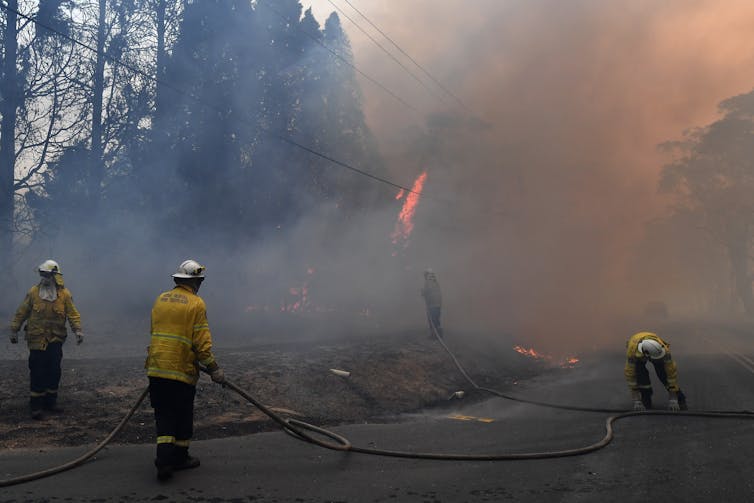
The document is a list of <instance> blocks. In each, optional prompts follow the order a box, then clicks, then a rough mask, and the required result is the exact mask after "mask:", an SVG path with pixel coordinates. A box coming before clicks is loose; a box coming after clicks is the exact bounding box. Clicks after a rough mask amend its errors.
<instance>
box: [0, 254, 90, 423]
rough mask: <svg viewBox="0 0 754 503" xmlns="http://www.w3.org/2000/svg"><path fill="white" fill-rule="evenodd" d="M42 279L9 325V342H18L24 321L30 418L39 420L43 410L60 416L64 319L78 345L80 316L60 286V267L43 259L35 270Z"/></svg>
mask: <svg viewBox="0 0 754 503" xmlns="http://www.w3.org/2000/svg"><path fill="white" fill-rule="evenodd" d="M38 270H39V275H40V276H41V280H40V281H39V284H37V285H34V286H33V287H31V290H29V292H28V293H27V294H26V298H25V299H24V301H23V302H22V303H21V305H20V306H19V307H18V310H16V315H15V316H14V317H13V321H12V322H11V326H10V329H11V333H10V341H11V343H13V344H16V343H17V342H18V332H19V330H21V326H22V325H23V324H24V322H26V327H25V331H26V343H27V345H28V346H29V381H30V388H31V396H30V398H29V406H30V408H31V417H32V418H34V419H41V418H42V415H43V411H47V412H50V413H60V412H62V409H60V408H59V407H58V405H57V401H58V386H59V385H60V375H61V370H60V362H61V361H62V359H63V343H64V342H65V339H66V337H67V336H68V331H67V330H66V326H65V323H66V320H67V321H68V323H69V324H70V325H71V328H72V329H73V332H74V333H75V334H76V342H77V343H78V344H81V342H82V341H83V340H84V334H83V333H82V332H81V316H80V315H79V312H78V310H77V309H76V306H74V305H73V297H72V296H71V292H70V291H68V289H67V288H66V287H65V285H64V284H63V274H62V272H61V271H60V265H58V263H57V262H55V261H54V260H45V261H44V262H43V263H42V264H41V265H40V266H39V268H38Z"/></svg>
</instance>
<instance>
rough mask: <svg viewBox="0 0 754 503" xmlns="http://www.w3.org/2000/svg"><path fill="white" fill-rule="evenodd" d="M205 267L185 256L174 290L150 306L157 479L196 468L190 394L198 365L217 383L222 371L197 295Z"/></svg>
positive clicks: (149, 371) (149, 368) (150, 370)
mask: <svg viewBox="0 0 754 503" xmlns="http://www.w3.org/2000/svg"><path fill="white" fill-rule="evenodd" d="M204 270H205V269H204V266H202V265H200V264H199V263H198V262H196V261H195V260H185V261H184V262H183V263H181V265H180V266H178V270H177V271H176V272H175V274H173V281H174V282H175V288H173V289H172V290H170V291H168V292H164V293H161V294H160V296H159V297H157V300H155V302H154V306H153V307H152V338H151V342H150V345H149V349H148V356H147V362H146V365H145V366H146V368H147V376H148V377H149V398H150V401H151V404H152V408H154V419H155V425H156V429H157V456H156V459H155V462H154V463H155V466H156V467H157V478H158V479H160V480H166V479H168V478H170V477H171V476H172V475H173V471H174V470H185V469H187V468H196V467H197V466H199V459H197V458H195V457H192V456H189V452H188V451H189V441H190V439H191V437H192V435H193V432H194V396H195V395H196V383H197V381H198V380H199V370H198V365H202V366H203V367H205V368H206V369H207V371H208V372H209V374H210V376H211V378H212V380H213V381H214V382H216V383H218V384H222V383H223V382H225V375H224V373H223V371H222V369H221V368H220V367H219V365H218V364H217V362H216V361H215V357H214V355H213V354H212V334H210V331H209V324H208V322H207V308H206V307H205V304H204V300H202V298H201V297H199V296H198V295H197V292H198V291H199V287H200V286H201V284H202V281H204Z"/></svg>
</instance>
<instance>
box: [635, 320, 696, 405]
mask: <svg viewBox="0 0 754 503" xmlns="http://www.w3.org/2000/svg"><path fill="white" fill-rule="evenodd" d="M647 362H651V363H652V366H654V368H655V372H656V373H657V377H658V378H659V379H660V382H662V384H663V385H664V386H665V388H666V389H667V390H668V410H671V411H675V412H677V411H679V410H686V408H687V407H686V396H685V395H684V394H683V391H681V388H680V387H679V386H678V368H677V367H676V365H675V362H674V361H673V358H672V357H671V355H670V344H668V343H667V342H665V341H663V340H662V339H660V338H659V337H658V336H657V335H656V334H653V333H651V332H639V333H637V334H634V335H632V336H631V338H630V339H629V340H628V343H627V344H626V367H625V376H626V382H627V383H628V389H629V390H630V391H631V399H632V400H633V406H634V410H635V411H643V410H646V409H651V408H652V384H651V383H650V380H649V371H648V370H647Z"/></svg>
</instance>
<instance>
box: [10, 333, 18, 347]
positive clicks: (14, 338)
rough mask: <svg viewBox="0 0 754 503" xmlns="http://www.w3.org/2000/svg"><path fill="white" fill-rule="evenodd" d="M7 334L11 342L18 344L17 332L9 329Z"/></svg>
mask: <svg viewBox="0 0 754 503" xmlns="http://www.w3.org/2000/svg"><path fill="white" fill-rule="evenodd" d="M8 336H9V337H10V343H11V344H18V332H14V331H13V330H11V331H10V333H9V334H8Z"/></svg>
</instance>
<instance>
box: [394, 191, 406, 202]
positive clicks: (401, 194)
mask: <svg viewBox="0 0 754 503" xmlns="http://www.w3.org/2000/svg"><path fill="white" fill-rule="evenodd" d="M405 193H406V191H405V190H404V189H401V190H399V191H398V193H397V194H396V195H395V200H396V201H397V200H398V199H400V198H402V197H403V194H405Z"/></svg>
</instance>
